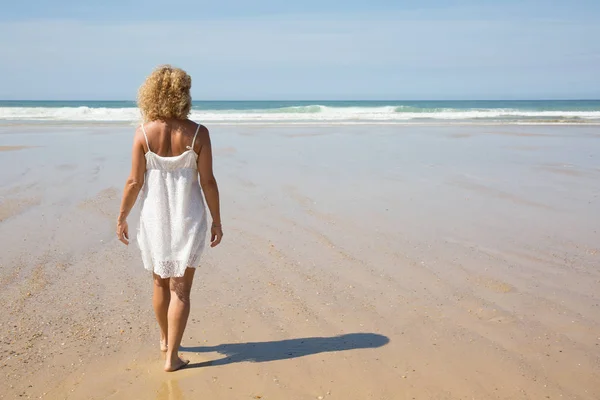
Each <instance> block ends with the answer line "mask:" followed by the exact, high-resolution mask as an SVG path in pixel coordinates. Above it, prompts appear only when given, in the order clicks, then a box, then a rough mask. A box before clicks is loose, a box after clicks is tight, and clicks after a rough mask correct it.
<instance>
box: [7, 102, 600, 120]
mask: <svg viewBox="0 0 600 400" xmlns="http://www.w3.org/2000/svg"><path fill="white" fill-rule="evenodd" d="M190 118H191V119H193V120H196V121H199V122H203V123H213V124H220V123H221V124H236V123H244V124H280V123H285V124H310V123H313V124H314V123H316V124H332V125H335V124H430V123H440V122H445V123H452V122H454V123H472V124H477V123H481V124H488V123H490V124H536V123H538V124H539V123H543V124H566V123H567V124H568V123H580V124H590V123H594V124H597V123H600V100H513V101H498V100H486V101H482V100H477V101H194V103H193V107H192V113H191V116H190ZM139 120H140V114H139V110H138V109H137V107H136V104H135V102H133V101H0V123H3V122H25V121H31V122H35V121H53V122H59V123H60V122H65V123H68V122H131V123H136V122H138V121H139Z"/></svg>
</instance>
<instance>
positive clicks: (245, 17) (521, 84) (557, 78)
mask: <svg viewBox="0 0 600 400" xmlns="http://www.w3.org/2000/svg"><path fill="white" fill-rule="evenodd" d="M0 1H2V4H1V5H0V9H1V10H2V12H1V13H0V37H1V38H2V39H1V40H0V54H1V55H2V62H0V99H89V100H94V99H134V98H135V95H136V91H137V87H138V86H139V85H140V84H141V82H142V81H143V79H144V77H145V76H146V75H147V74H148V73H149V72H150V71H151V70H152V68H153V67H154V66H156V65H158V64H163V63H171V64H173V65H176V66H180V67H182V68H184V69H186V70H187V71H188V72H189V73H190V74H191V75H192V78H193V89H192V92H193V93H192V94H193V97H194V98H195V99H198V100H200V99H209V100H223V99H241V100H247V99H315V100H318V99H415V100H418V99H538V98H541V99H548V98H549V99H552V98H600V40H598V38H600V1H591V0H590V1H584V0H581V1H571V2H564V1H563V2H558V1H556V2H554V1H551V0H550V1H528V0H523V1H482V0H480V1H466V0H465V1H443V0H435V1H434V0H429V1H427V0H424V1H404V2H401V1H399V0H396V1H381V0H379V1H377V0H371V1H364V0H363V1H355V0H347V1H343V2H342V1H326V0H322V1H316V0H304V1H294V2H287V1H281V0H279V1H275V0H255V1H252V2H250V1H247V0H238V1H231V0H230V1H226V0H222V1H218V2H217V1H210V2H208V1H191V0H190V1H182V0H174V1H170V2H166V1H164V0H163V1H157V0H146V1H138V0H121V1H113V0H105V1H102V2H100V1H98V2H92V1H83V0H78V1H72V0H54V1H40V0H38V1H28V2H25V1H19V2H9V1H7V0H0Z"/></svg>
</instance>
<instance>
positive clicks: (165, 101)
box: [117, 65, 223, 372]
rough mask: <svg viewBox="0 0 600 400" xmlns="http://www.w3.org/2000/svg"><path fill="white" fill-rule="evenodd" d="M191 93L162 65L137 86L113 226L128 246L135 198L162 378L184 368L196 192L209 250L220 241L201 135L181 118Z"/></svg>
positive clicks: (206, 142)
mask: <svg viewBox="0 0 600 400" xmlns="http://www.w3.org/2000/svg"><path fill="white" fill-rule="evenodd" d="M191 86H192V80H191V78H190V76H189V75H188V74H187V73H185V71H183V70H181V69H179V68H173V67H171V66H169V65H166V66H161V67H158V68H157V69H156V70H154V72H152V74H151V75H150V76H149V77H148V78H147V79H146V81H145V82H144V84H143V85H142V86H141V87H140V90H139V94H138V106H139V108H140V110H141V112H142V116H143V121H144V123H143V124H142V125H141V126H140V127H139V128H138V129H137V130H136V132H135V137H134V139H133V152H132V165H131V174H130V176H129V179H128V180H127V183H126V184H125V189H124V191H123V200H122V202H121V211H120V214H119V218H118V221H117V236H118V237H119V240H120V241H121V242H123V243H124V244H126V245H128V244H129V228H128V226H127V216H128V215H129V212H130V211H131V208H132V207H133V205H134V204H135V201H136V199H137V197H138V194H139V193H140V191H142V196H141V213H140V224H139V231H138V235H137V241H138V245H139V247H140V250H141V253H142V261H143V263H144V267H145V268H146V269H147V270H149V271H152V274H153V277H154V295H153V300H152V303H153V306H154V312H155V314H156V319H157V320H158V325H159V326H160V348H161V350H162V351H165V352H166V353H167V354H166V362H165V371H169V372H170V371H176V370H178V369H180V368H182V367H184V366H185V365H187V363H189V361H184V360H182V359H181V358H180V357H179V354H178V351H179V346H180V344H181V338H182V336H183V331H184V329H185V326H186V323H187V319H188V316H189V313H190V290H191V287H192V281H193V279H194V272H195V267H198V265H199V262H200V256H201V255H202V252H203V250H204V247H205V241H206V233H207V232H206V231H207V221H206V210H205V207H204V200H203V198H202V192H204V197H205V198H206V203H207V204H208V209H209V210H210V214H211V216H212V225H211V247H215V246H217V245H218V244H219V243H220V242H221V238H222V237H223V230H222V228H221V216H220V211H219V189H218V187H217V182H216V180H215V177H214V175H213V167H212V151H211V144H210V137H209V134H208V130H207V129H206V128H205V127H204V126H202V125H199V124H196V123H195V122H193V121H190V120H189V119H188V115H189V113H190V109H191V106H192V98H191V96H190V88H191ZM198 174H200V182H198ZM201 187H202V188H201Z"/></svg>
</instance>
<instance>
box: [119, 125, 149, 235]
mask: <svg viewBox="0 0 600 400" xmlns="http://www.w3.org/2000/svg"><path fill="white" fill-rule="evenodd" d="M142 141H143V139H142V133H141V132H140V129H139V128H138V130H137V131H136V132H135V136H134V138H133V149H132V151H131V172H130V173H129V178H127V182H126V183H125V188H124V189H123V199H122V200H121V210H120V212H119V217H118V219H117V236H118V237H119V240H120V241H121V242H123V243H125V244H126V245H127V244H129V226H128V225H127V216H129V213H130V212H131V209H132V208H133V205H134V204H135V201H136V199H137V197H138V194H139V193H140V190H141V189H142V186H143V185H144V174H145V173H146V158H145V157H144V146H143V145H142Z"/></svg>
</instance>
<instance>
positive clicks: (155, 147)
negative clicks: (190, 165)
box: [142, 119, 201, 157]
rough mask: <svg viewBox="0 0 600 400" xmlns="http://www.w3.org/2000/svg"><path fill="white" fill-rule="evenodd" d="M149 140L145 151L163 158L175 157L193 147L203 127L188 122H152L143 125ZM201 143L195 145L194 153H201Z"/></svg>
mask: <svg viewBox="0 0 600 400" xmlns="http://www.w3.org/2000/svg"><path fill="white" fill-rule="evenodd" d="M142 127H143V129H144V131H145V134H146V137H147V138H148V141H147V146H148V148H147V149H145V150H146V153H147V152H148V151H150V152H152V153H155V154H157V155H159V156H161V157H175V156H179V155H181V154H183V153H184V152H186V151H187V150H189V149H190V147H191V146H192V142H194V137H195V135H196V134H197V133H198V131H199V129H200V128H201V125H198V124H196V123H195V122H193V121H190V120H189V119H188V120H168V121H152V122H149V123H146V124H144V125H142ZM199 147H200V146H199V142H198V141H196V142H195V143H194V149H193V150H194V152H195V153H196V154H198V153H199Z"/></svg>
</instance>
